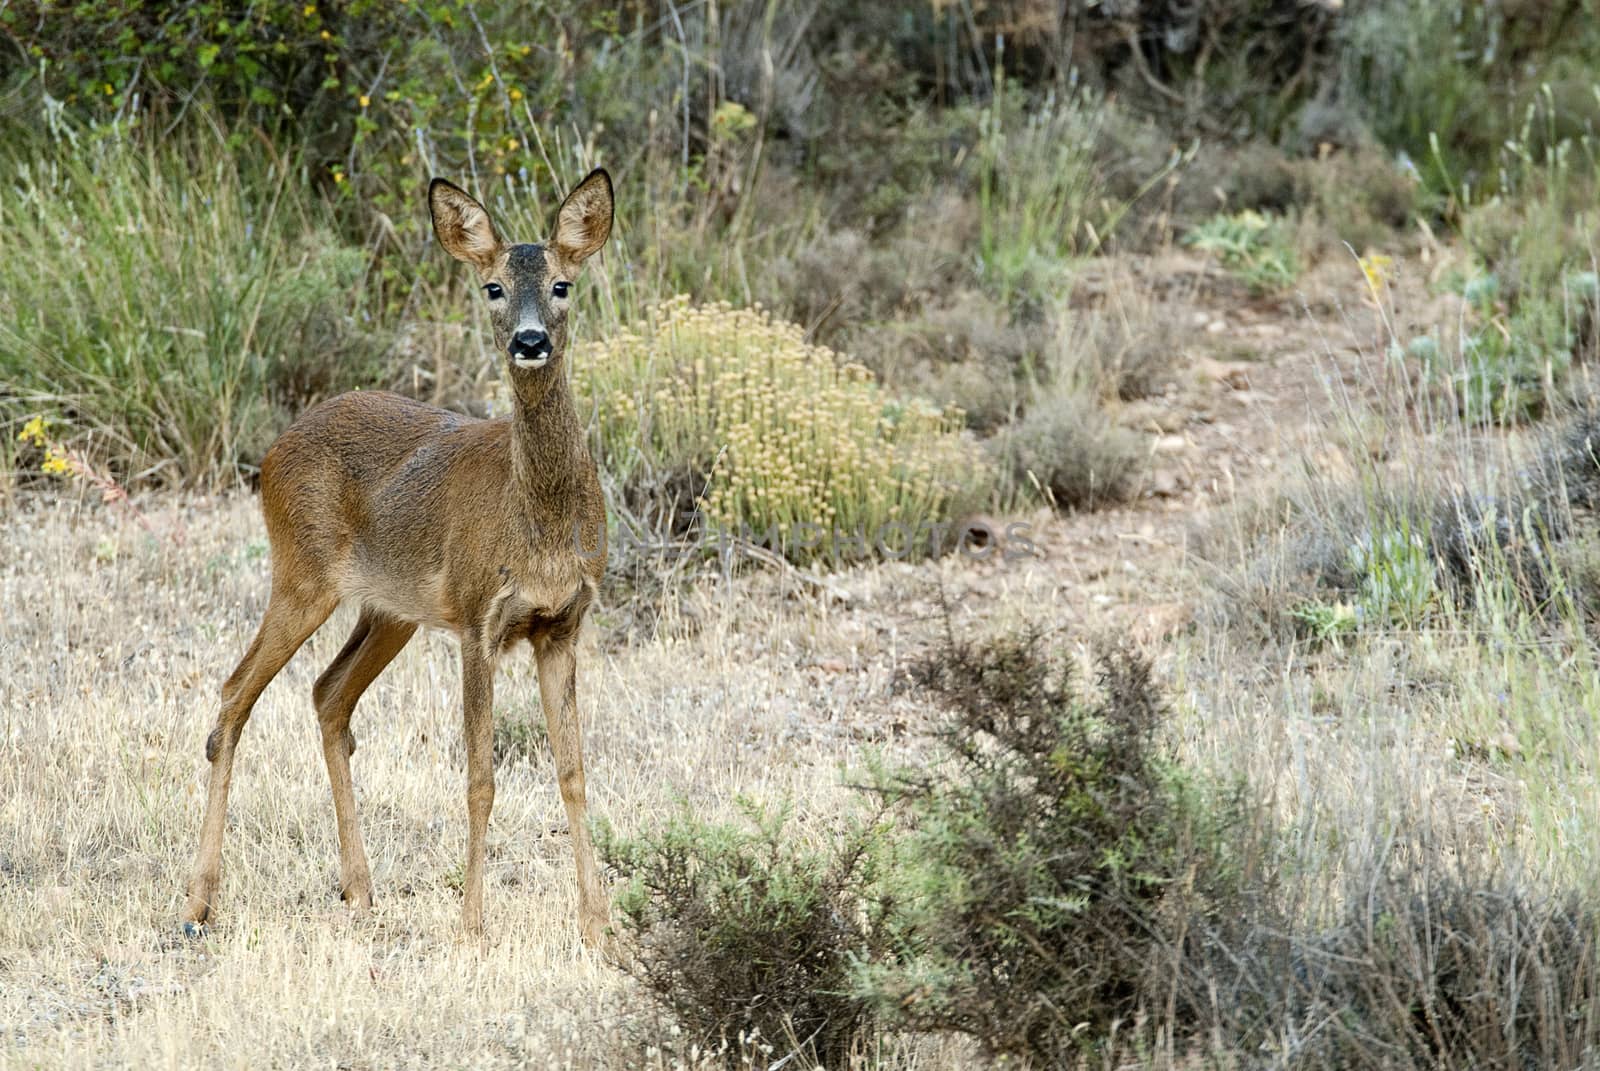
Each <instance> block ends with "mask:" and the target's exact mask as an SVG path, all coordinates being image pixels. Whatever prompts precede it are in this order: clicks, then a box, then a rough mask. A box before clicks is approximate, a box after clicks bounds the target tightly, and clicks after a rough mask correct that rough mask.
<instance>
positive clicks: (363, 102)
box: [361, 93, 372, 108]
mask: <svg viewBox="0 0 1600 1071" xmlns="http://www.w3.org/2000/svg"><path fill="white" fill-rule="evenodd" d="M371 103H372V98H371V97H369V96H367V95H366V94H365V93H363V94H361V106H362V107H363V108H365V107H366V106H367V105H369V104H371Z"/></svg>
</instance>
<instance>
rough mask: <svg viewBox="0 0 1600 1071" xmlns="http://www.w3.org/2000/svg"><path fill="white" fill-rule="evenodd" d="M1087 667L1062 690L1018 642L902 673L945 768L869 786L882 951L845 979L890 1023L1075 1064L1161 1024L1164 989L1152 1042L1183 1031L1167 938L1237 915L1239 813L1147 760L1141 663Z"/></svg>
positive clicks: (1151, 745)
mask: <svg viewBox="0 0 1600 1071" xmlns="http://www.w3.org/2000/svg"><path fill="white" fill-rule="evenodd" d="M1097 669H1098V673H1097V677H1096V679H1095V680H1094V681H1093V682H1092V685H1091V684H1088V683H1085V682H1081V681H1080V680H1079V679H1078V678H1077V675H1076V673H1075V672H1074V670H1073V668H1072V663H1071V662H1069V661H1067V660H1066V659H1065V658H1062V657H1057V656H1053V655H1052V653H1051V652H1050V651H1049V650H1048V649H1047V648H1046V647H1045V645H1044V642H1043V640H1042V639H1041V638H1040V637H1039V636H1038V635H1037V634H1029V633H1024V634H1021V635H1016V636H1010V637H1006V638H1003V639H1000V640H998V641H995V642H992V643H988V644H974V645H970V646H969V645H964V644H958V643H952V644H948V645H946V646H944V647H943V648H942V649H940V650H939V651H938V652H937V653H935V654H934V655H933V656H931V657H929V658H928V659H927V660H926V661H925V662H923V663H922V664H921V666H920V667H919V669H918V671H917V675H918V678H919V679H920V680H921V681H922V682H924V684H925V685H926V686H928V687H931V688H932V689H933V691H934V693H935V694H936V695H937V696H938V697H940V699H941V700H942V702H943V703H944V704H945V705H946V706H947V707H948V708H949V710H950V712H951V715H952V721H951V723H950V724H949V725H948V727H947V728H946V729H945V731H944V734H943V737H942V740H943V744H944V751H945V753H946V756H947V759H948V761H947V762H946V763H943V764H934V765H932V766H930V767H928V768H926V769H921V770H915V771H912V770H905V771H900V772H886V773H883V774H881V775H880V778H879V780H878V783H877V788H878V790H879V791H880V792H882V793H884V794H885V795H886V796H887V797H888V798H889V799H891V800H893V801H895V802H896V803H897V804H898V805H899V807H900V808H901V811H902V816H903V821H904V824H905V826H906V832H905V833H904V834H903V835H902V836H901V839H900V844H899V848H900V853H899V866H897V867H896V869H895V870H894V871H893V874H892V877H893V882H894V884H893V886H892V887H893V889H894V890H895V894H894V896H893V898H892V899H893V900H894V901H896V902H897V905H898V906H897V908H896V910H895V912H894V913H893V914H892V915H891V916H890V918H891V921H892V923H893V928H894V932H895V934H896V936H897V937H898V938H899V941H900V946H899V949H898V952H899V955H897V956H894V957H883V958H879V959H877V960H875V961H873V962H869V963H867V964H865V965H864V966H863V968H862V972H861V975H862V985H863V987H864V989H865V991H866V992H868V993H870V994H872V996H873V998H874V999H875V1000H876V1001H877V1003H878V1005H879V1007H880V1008H881V1009H882V1011H883V1014H884V1015H885V1016H886V1017H888V1018H889V1020H890V1021H891V1022H898V1023H900V1024H901V1025H904V1026H909V1027H912V1028H915V1029H920V1030H935V1031H956V1032H959V1033H962V1034H966V1035H969V1036H971V1037H973V1038H975V1039H977V1040H978V1041H979V1042H980V1043H982V1045H983V1046H984V1048H985V1049H986V1050H988V1051H989V1052H990V1053H992V1054H1009V1055H1012V1056H1015V1057H1017V1058H1019V1059H1021V1060H1023V1061H1024V1062H1031V1063H1035V1064H1036V1065H1037V1066H1045V1067H1070V1066H1075V1062H1076V1061H1077V1060H1078V1059H1080V1058H1081V1057H1082V1056H1083V1054H1084V1050H1085V1049H1087V1048H1093V1047H1095V1046H1098V1045H1100V1044H1102V1043H1104V1042H1105V1040H1106V1039H1107V1038H1108V1036H1109V1035H1110V1033H1111V1031H1112V1030H1113V1027H1114V1026H1115V1025H1116V1024H1118V1023H1126V1022H1131V1021H1133V1020H1134V1019H1135V1018H1136V1017H1138V1016H1140V1015H1141V1014H1155V1015H1160V1016H1162V1017H1163V1019H1165V1017H1166V1015H1167V1012H1166V1002H1167V1000H1168V999H1169V998H1172V997H1173V996H1174V994H1177V993H1180V992H1181V993H1183V994H1185V995H1184V996H1183V997H1182V999H1180V1000H1179V1001H1178V1004H1179V1007H1180V1009H1181V1011H1180V1012H1179V1015H1178V1016H1177V1017H1176V1018H1174V1019H1173V1020H1172V1022H1171V1027H1172V1029H1174V1030H1177V1031H1178V1032H1180V1033H1187V1032H1189V1031H1191V1030H1193V1029H1195V1028H1196V1027H1198V1025H1199V1023H1200V1021H1201V1020H1200V1017H1199V1016H1200V1011H1199V1005H1192V1004H1190V1003H1188V996H1187V994H1189V993H1190V992H1191V990H1190V986H1191V984H1193V983H1194V982H1196V981H1197V979H1196V978H1193V977H1188V976H1186V972H1188V970H1189V965H1190V964H1191V963H1195V962H1199V961H1197V960H1192V959H1191V958H1190V957H1187V956H1186V955H1185V953H1184V951H1183V945H1184V942H1185V940H1186V938H1185V936H1184V935H1185V934H1186V933H1190V932H1192V933H1195V934H1200V933H1202V932H1206V931H1207V930H1208V929H1209V926H1208V925H1207V924H1205V923H1203V922H1202V921H1201V920H1203V919H1204V918H1205V917H1206V916H1207V915H1208V913H1209V912H1210V911H1211V910H1212V908H1213V906H1214V905H1215V904H1218V903H1227V904H1228V905H1229V909H1237V908H1238V907H1239V901H1238V900H1237V899H1236V897H1235V892H1236V889H1237V887H1238V883H1239V880H1240V874H1241V871H1240V869H1239V868H1240V857H1239V856H1238V855H1237V854H1235V852H1234V851H1233V850H1230V848H1229V847H1228V846H1227V838H1228V837H1229V836H1231V835H1232V834H1233V833H1234V832H1236V829H1235V826H1236V823H1237V821H1238V818H1239V816H1240V814H1241V813H1242V812H1240V811H1239V810H1238V809H1237V807H1236V805H1235V804H1234V803H1232V802H1229V801H1226V800H1222V801H1219V800H1215V799H1212V798H1210V796H1209V794H1208V793H1206V792H1204V791H1202V790H1201V789H1200V788H1199V787H1198V786H1197V785H1196V784H1194V783H1193V782H1191V781H1189V780H1188V779H1187V778H1186V777H1185V776H1184V775H1183V774H1181V773H1180V772H1179V771H1178V770H1177V769H1176V768H1175V767H1174V766H1173V765H1172V764H1171V763H1170V762H1169V761H1168V760H1167V759H1166V757H1165V756H1164V755H1163V753H1162V747H1161V745H1160V743H1159V739H1158V737H1159V731H1160V728H1161V725H1162V721H1163V717H1164V708H1163V704H1162V701H1161V699H1160V696H1159V694H1158V691H1157V689H1156V688H1155V686H1154V684H1153V683H1152V681H1151V678H1150V667H1149V665H1148V664H1147V663H1146V662H1145V661H1143V660H1142V659H1140V658H1138V657H1136V656H1134V655H1131V654H1128V653H1126V652H1120V651H1112V652H1107V653H1104V654H1102V655H1101V656H1100V658H1099V660H1098V662H1097ZM1241 845H1242V842H1240V841H1235V844H1234V847H1235V848H1238V847H1240V846H1241ZM1203 986H1204V983H1203V982H1201V987H1202V988H1203Z"/></svg>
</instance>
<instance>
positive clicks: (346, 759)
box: [311, 610, 417, 911]
mask: <svg viewBox="0 0 1600 1071" xmlns="http://www.w3.org/2000/svg"><path fill="white" fill-rule="evenodd" d="M416 631H417V626H416V625H414V624H412V623H411V622H409V621H398V620H396V619H394V618H392V617H385V616H383V615H381V614H377V613H374V612H373V611H371V610H363V611H362V612H361V617H360V619H359V620H358V621H357V622H356V627H355V628H354V629H353V630H352V631H351V633H350V638H349V639H348V640H346V641H345V645H344V649H343V650H341V651H340V652H339V654H338V656H337V657H335V658H334V660H333V661H332V662H331V663H330V664H329V665H328V668H327V669H326V670H324V671H323V674H322V676H320V677H318V678H317V683H316V686H315V687H313V688H312V689H311V700H312V702H313V703H314V704H315V706H316V708H317V722H318V723H319V724H320V725H321V727H322V757H323V759H324V761H326V762H327V764H328V782H329V784H331V785H332V787H333V813H334V817H335V819H336V820H337V822H338V825H339V891H340V895H342V896H343V897H344V899H345V901H346V902H347V903H349V904H350V905H351V906H352V907H354V908H356V909H357V910H358V911H367V910H369V909H371V907H372V874H371V871H370V870H369V869H368V867H367V853H366V849H365V848H363V847H362V844H361V823H360V820H359V818H358V817H357V816H356V797H355V789H354V785H353V783H352V781H351V778H350V756H351V755H352V754H354V753H355V750H356V742H355V737H354V736H352V735H351V733H350V715H351V714H352V713H353V712H354V711H355V708H356V703H357V701H359V700H360V698H361V695H362V693H363V692H365V691H366V690H367V687H368V686H369V685H370V684H372V682H373V681H374V680H376V679H377V676H378V674H380V673H382V672H383V669H384V667H385V666H387V665H388V664H389V663H390V662H391V661H393V660H394V656H395V655H397V654H399V653H400V650H401V648H403V647H404V646H405V645H406V643H407V641H409V640H410V639H411V637H412V635H413V634H415V633H416Z"/></svg>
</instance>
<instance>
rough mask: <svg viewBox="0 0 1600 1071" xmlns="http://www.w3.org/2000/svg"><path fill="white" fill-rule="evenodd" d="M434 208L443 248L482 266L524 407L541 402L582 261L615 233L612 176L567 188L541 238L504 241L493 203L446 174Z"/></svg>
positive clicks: (562, 344)
mask: <svg viewBox="0 0 1600 1071" xmlns="http://www.w3.org/2000/svg"><path fill="white" fill-rule="evenodd" d="M428 210H429V212H430V214H431V215H432V217H433V232H434V234H435V235H437V236H438V238H439V244H440V245H442V246H444V248H445V252H447V253H449V254H450V255H451V256H452V257H455V258H456V259H457V260H459V261H461V262H462V263H464V264H467V265H470V266H471V267H472V269H473V270H474V271H475V272H477V275H478V282H479V284H480V285H481V286H482V289H483V293H484V296H485V298H486V299H487V300H488V303H489V321H490V323H491V324H492V325H493V327H494V342H495V348H496V349H497V350H498V351H499V352H501V353H503V354H505V360H506V366H505V367H506V375H507V379H508V381H509V382H510V384H511V388H512V391H513V393H515V394H516V396H517V398H518V400H519V401H521V402H522V403H523V405H525V406H533V405H535V404H537V403H538V401H539V400H540V399H542V398H543V397H544V395H545V394H546V393H547V392H548V390H549V388H550V384H551V383H552V382H555V381H556V377H557V376H559V375H560V374H561V368H560V366H561V363H562V359H563V358H564V357H565V355H566V349H567V310H568V308H569V306H570V304H571V300H572V297H573V287H574V285H575V284H576V282H577V279H578V276H579V274H580V273H581V272H582V270H583V264H584V261H586V260H588V259H589V258H590V257H591V256H593V255H594V254H595V253H596V252H598V251H599V250H600V247H601V246H603V245H605V243H606V239H607V238H609V237H610V236H611V220H612V215H613V205H612V196H611V176H610V175H608V174H606V172H605V170H604V169H602V168H596V169H595V170H593V171H591V172H590V173H589V175H588V177H586V178H585V179H584V180H583V181H582V182H580V183H578V185H577V186H576V187H575V188H574V189H573V190H572V192H571V193H569V194H567V199H566V200H565V201H563V202H562V203H561V210H560V211H559V212H557V213H556V226H555V233H554V234H553V235H551V238H550V240H549V241H548V242H546V243H544V244H543V245H533V244H526V243H518V244H515V245H510V244H507V243H506V242H504V241H502V240H501V238H500V235H499V233H498V232H497V231H496V230H495V227H494V223H493V222H492V221H491V220H490V219H489V213H488V210H487V209H485V208H484V207H483V205H482V204H480V203H479V202H478V201H477V200H475V199H474V198H473V197H472V196H471V195H470V194H468V193H467V192H466V191H465V190H462V189H460V188H458V187H456V186H453V185H451V184H450V183H448V182H446V181H445V180H444V179H437V178H436V179H434V180H433V182H432V183H431V184H430V185H429V186H428Z"/></svg>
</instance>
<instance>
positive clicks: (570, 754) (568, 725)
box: [533, 633, 608, 948]
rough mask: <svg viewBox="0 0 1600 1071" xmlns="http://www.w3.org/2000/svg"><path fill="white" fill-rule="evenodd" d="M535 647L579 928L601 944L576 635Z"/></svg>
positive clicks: (602, 914) (601, 903)
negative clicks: (575, 883)
mask: <svg viewBox="0 0 1600 1071" xmlns="http://www.w3.org/2000/svg"><path fill="white" fill-rule="evenodd" d="M533 651H534V657H535V658H536V659H537V660H538V663H539V700H540V702H541V703H542V704H543V705H544V717H545V724H546V725H547V726H548V727H549V731H550V749H551V751H553V752H554V753H555V759H556V780H557V782H558V783H559V784H560V786H561V802H562V803H564V804H565V805H566V808H567V826H568V829H569V831H570V832H571V835H572V856H573V860H574V861H575V862H576V863H577V866H578V926H579V930H580V932H581V933H582V935H583V943H584V944H586V945H588V946H590V947H591V948H598V947H601V946H602V944H603V943H604V940H605V932H606V924H607V921H608V918H607V913H608V909H607V903H606V896H605V891H604V890H603V889H601V887H600V875H599V872H598V871H597V870H596V868H595V861H594V843H593V841H592V840H591V839H590V837H589V813H588V812H589V804H588V799H587V795H586V792H585V786H584V779H583V735H582V734H583V729H582V725H581V724H580V722H579V720H578V686H577V657H576V652H575V651H574V643H573V637H572V635H571V634H570V633H569V634H567V635H560V636H545V637H541V638H539V639H536V640H535V641H534V645H533Z"/></svg>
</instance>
